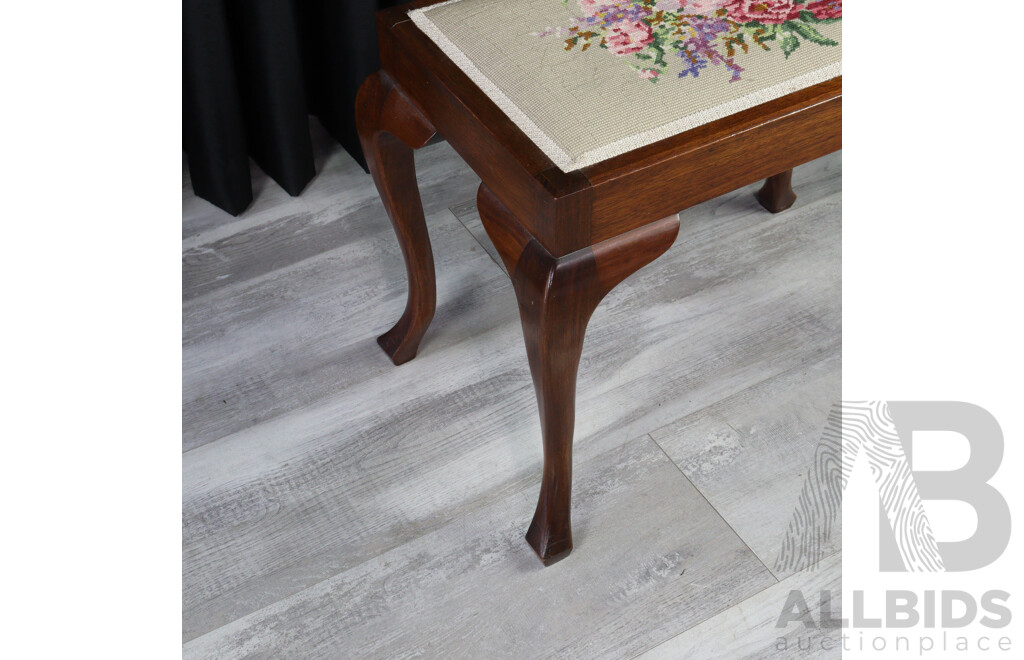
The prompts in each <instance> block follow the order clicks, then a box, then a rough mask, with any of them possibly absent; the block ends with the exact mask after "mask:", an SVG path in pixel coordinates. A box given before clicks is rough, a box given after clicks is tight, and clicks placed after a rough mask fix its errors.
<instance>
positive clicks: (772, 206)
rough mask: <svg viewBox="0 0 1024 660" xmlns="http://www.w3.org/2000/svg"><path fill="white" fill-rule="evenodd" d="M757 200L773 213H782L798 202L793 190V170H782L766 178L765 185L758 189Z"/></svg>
mask: <svg viewBox="0 0 1024 660" xmlns="http://www.w3.org/2000/svg"><path fill="white" fill-rule="evenodd" d="M756 196H757V201H758V202H760V203H761V206H763V207H765V208H766V209H768V210H769V211H771V212H772V213H781V212H782V211H785V210H786V209H788V208H789V207H791V206H793V203H794V202H796V193H795V192H793V170H786V171H785V172H780V173H779V174H776V175H775V176H770V177H768V178H767V179H765V180H764V185H763V186H761V189H760V190H758V191H757V195H756Z"/></svg>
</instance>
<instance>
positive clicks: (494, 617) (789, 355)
mask: <svg viewBox="0 0 1024 660" xmlns="http://www.w3.org/2000/svg"><path fill="white" fill-rule="evenodd" d="M317 142H318V144H319V145H320V147H319V149H318V152H317V160H318V171H320V174H319V175H318V176H317V178H316V179H315V180H314V181H313V182H312V183H311V184H310V186H309V187H308V188H307V190H306V191H305V192H304V193H303V195H302V196H300V197H297V198H291V197H288V196H287V194H285V193H284V192H283V191H281V190H280V188H278V187H277V186H276V184H274V183H273V182H271V181H268V180H267V179H266V178H265V177H264V176H263V175H262V174H261V173H260V172H259V171H258V170H255V169H254V172H253V174H254V177H255V191H256V201H255V203H254V204H253V206H252V208H250V209H249V210H248V211H246V212H245V213H244V214H242V215H241V216H240V217H238V218H232V217H230V216H228V215H227V214H225V213H223V212H221V211H219V210H217V209H215V208H214V207H213V206H211V205H209V204H208V203H206V202H204V201H203V200H200V199H198V198H196V197H195V196H194V195H193V193H192V190H191V187H190V185H189V183H188V176H187V168H186V171H185V173H184V174H185V176H184V183H183V199H182V207H183V223H182V229H183V232H182V289H183V290H182V298H183V324H184V325H183V364H182V370H183V405H182V421H183V438H182V442H183V451H184V454H183V459H182V466H183V474H182V487H183V496H182V530H183V548H182V556H183V560H182V580H183V603H182V625H183V634H182V641H183V648H184V655H185V657H188V658H243V657H244V658H257V657H259V658H264V657H265V658H351V657H368V658H392V657H410V656H423V657H438V658H461V657H465V658H503V657H510V658H511V657H515V658H533V657H571V658H580V657H615V658H619V657H635V656H638V655H643V656H644V657H647V656H650V657H658V658H662V657H664V658H684V657H697V658H712V657H715V658H717V657H727V658H735V657H752V658H753V657H756V658H760V657H808V656H811V657H838V655H839V654H838V651H822V650H820V647H816V648H817V649H818V650H817V654H816V655H815V654H814V653H808V652H807V651H795V650H793V647H794V646H795V642H793V643H791V644H790V649H791V650H790V651H788V652H783V651H780V650H778V644H779V642H778V640H779V638H783V639H787V640H790V641H792V640H795V639H796V638H797V637H798V636H800V635H801V634H804V633H805V632H806V631H803V630H802V629H798V628H797V627H796V626H794V625H791V626H789V627H787V628H785V629H778V628H776V627H775V623H776V620H777V618H778V616H779V613H780V612H781V610H782V607H783V605H784V603H785V601H786V596H787V595H788V593H789V591H790V590H791V589H801V590H804V591H805V592H806V593H808V594H815V596H814V598H815V599H816V597H817V596H816V594H817V593H818V591H820V590H822V589H833V590H836V592H837V593H838V588H839V581H840V565H841V561H840V555H839V551H840V539H839V538H834V539H831V540H830V542H829V543H830V544H829V545H828V546H827V552H826V554H827V555H828V557H827V558H826V559H825V560H824V561H823V562H822V563H821V564H819V566H818V567H817V568H816V569H815V570H813V571H804V572H800V573H796V574H788V573H785V572H783V571H776V570H774V564H773V562H774V559H775V555H776V553H777V552H778V550H779V546H780V543H781V541H782V539H783V537H784V534H785V531H786V526H787V525H788V523H789V520H790V517H791V514H792V512H793V509H794V507H795V506H796V504H797V498H798V496H799V493H800V490H801V488H802V486H803V479H804V475H805V474H806V471H807V469H808V468H810V467H811V464H812V459H813V454H814V447H815V445H816V443H817V441H818V438H819V435H820V432H821V429H822V428H823V427H824V423H825V418H826V416H827V413H828V409H829V407H830V405H831V404H832V403H833V402H834V401H836V400H838V398H839V386H840V361H839V353H840V335H841V326H840V226H841V213H840V202H841V174H842V168H841V157H840V155H839V154H834V155H832V156H829V157H826V158H823V159H820V160H818V161H815V162H813V163H809V164H807V165H805V166H803V167H801V168H798V169H797V170H796V174H795V176H794V185H795V188H796V190H797V194H798V195H799V199H798V201H797V203H796V205H795V206H794V207H793V208H792V209H791V210H790V211H788V212H786V213H782V214H779V215H774V216H773V215H771V214H769V213H767V212H766V211H763V210H762V209H761V208H760V206H758V205H757V203H756V201H755V200H754V198H753V196H752V192H753V190H754V188H752V187H748V188H744V189H742V190H738V191H736V192H734V193H731V194H728V195H725V196H723V197H720V198H718V199H715V200H712V201H710V202H707V203H705V204H702V205H700V206H698V207H695V208H692V209H688V210H686V211H684V212H683V213H682V214H681V216H680V218H681V229H680V233H679V238H678V239H677V240H676V243H675V245H674V246H673V247H672V248H671V249H670V250H669V251H668V253H666V254H665V255H664V256H663V257H662V258H661V259H659V260H657V261H656V262H654V263H653V264H652V265H651V266H649V267H647V268H645V269H643V270H641V271H640V272H639V273H637V274H635V275H633V276H632V277H630V278H629V279H628V280H626V281H625V282H624V283H623V284H621V285H620V286H619V287H618V288H617V289H615V290H614V291H613V292H612V293H611V294H610V295H609V296H608V298H607V299H606V300H605V302H604V303H602V305H601V307H599V308H598V311H597V312H596V313H595V314H594V316H593V319H592V320H591V323H590V327H589V330H588V334H587V340H586V345H585V347H584V355H583V361H582V364H581V367H580V376H579V387H578V390H579V394H578V405H577V429H576V461H575V466H576V467H575V468H574V477H575V480H576V485H575V492H574V508H573V522H574V538H575V541H576V550H575V551H574V552H573V554H572V555H571V556H570V557H569V558H568V559H566V560H565V561H563V562H560V563H558V564H555V565H554V566H552V567H549V568H543V567H542V566H541V564H540V562H539V561H537V559H536V557H535V556H534V554H533V551H532V550H531V549H530V548H529V546H528V545H527V544H526V543H525V541H524V540H523V534H524V533H525V530H526V526H527V525H528V523H529V520H530V516H531V515H532V511H533V506H534V504H535V503H536V497H537V491H538V488H539V480H540V466H541V452H540V428H539V422H538V419H537V411H536V403H535V400H534V394H533V386H532V382H531V380H530V374H529V370H528V368H527V363H526V352H525V349H524V347H523V341H522V335H521V330H520V326H519V321H518V315H517V310H516V304H515V296H514V294H513V291H512V286H511V284H510V282H509V280H508V278H507V276H506V275H505V274H504V272H503V271H502V269H501V266H500V265H499V263H500V260H499V259H497V257H496V254H495V253H494V250H493V248H492V246H491V245H490V243H489V241H488V240H487V238H486V236H485V234H484V232H483V230H482V227H481V226H480V222H479V218H478V217H477V215H476V209H475V205H474V203H473V199H474V198H475V193H476V186H477V184H478V179H477V178H476V177H475V176H474V175H473V173H472V172H471V171H470V170H469V169H468V168H467V167H466V166H465V165H464V164H463V163H462V162H461V160H460V159H459V158H458V156H457V155H455V154H454V152H453V151H452V150H451V149H450V147H448V146H447V145H446V144H437V145H432V146H430V147H427V148H425V149H423V150H421V151H420V152H419V153H418V154H417V165H418V167H419V179H420V184H421V188H422V191H423V200H424V206H425V208H426V213H427V216H428V224H429V226H430V233H431V237H432V239H433V242H434V254H435V259H436V262H437V274H438V311H437V315H436V317H435V320H434V323H433V325H432V327H431V329H430V331H429V332H428V333H427V336H426V338H425V340H424V343H423V345H422V347H421V350H420V354H419V356H418V357H417V358H416V359H415V360H413V361H412V362H410V363H408V364H406V365H403V366H402V367H394V366H393V365H392V364H391V363H390V362H389V361H388V359H387V357H386V356H385V355H384V354H383V353H382V352H381V351H380V349H379V348H378V347H377V345H376V343H375V341H374V338H375V337H376V335H377V334H379V333H381V332H382V331H384V330H386V329H387V328H388V327H390V324H391V323H393V322H394V321H395V320H396V319H397V318H398V316H399V315H400V314H401V311H402V309H403V307H404V304H405V286H406V285H405V274H404V269H403V266H402V260H401V255H400V252H399V248H398V245H397V243H396V242H395V239H394V236H393V234H392V232H391V228H390V225H389V223H388V221H387V217H386V216H385V214H384V210H383V207H382V205H381V203H380V201H379V199H378V198H377V193H376V190H375V188H374V187H373V183H372V181H371V180H370V177H369V176H368V175H366V174H364V173H363V172H362V170H361V169H360V168H359V167H358V166H357V165H356V164H355V162H354V161H352V159H351V158H350V157H349V156H348V155H347V154H345V152H344V151H342V150H341V149H340V148H339V147H336V146H331V145H330V142H329V141H328V140H326V139H325V138H324V136H323V135H322V133H321V132H319V131H318V132H317ZM808 602H810V599H809V600H808ZM814 604H815V605H816V604H817V601H816V600H815V601H814ZM834 606H838V603H834Z"/></svg>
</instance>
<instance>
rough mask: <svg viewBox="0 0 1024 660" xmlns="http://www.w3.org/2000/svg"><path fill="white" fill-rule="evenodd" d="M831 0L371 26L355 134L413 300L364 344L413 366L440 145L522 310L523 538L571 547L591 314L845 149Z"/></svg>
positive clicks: (634, 0)
mask: <svg viewBox="0 0 1024 660" xmlns="http://www.w3.org/2000/svg"><path fill="white" fill-rule="evenodd" d="M841 17H842V4H841V1H840V0H817V1H806V0H805V1H801V0H764V1H763V2H755V1H752V0H619V1H607V2H604V1H602V0H568V1H564V0H519V1H515V0H452V1H448V2H438V1H437V0H433V1H431V0H421V1H419V2H413V3H410V4H408V5H405V6H402V7H398V8H394V9H389V10H385V11H382V12H380V13H378V15H377V22H378V26H377V27H378V33H379V39H380V56H381V63H382V68H381V70H380V71H379V72H377V73H376V74H374V75H372V76H371V77H370V78H369V79H367V81H366V82H365V83H364V84H363V86H362V88H361V89H360V91H359V95H358V98H357V124H358V129H359V136H360V139H361V141H362V146H363V149H364V151H365V154H366V158H367V162H368V164H369V167H370V171H371V173H372V175H373V180H374V182H375V183H376V185H377V189H378V191H379V192H380V196H381V198H382V199H383V201H384V206H385V208H386V209H387V213H388V215H389V217H390V218H391V222H392V224H393V226H394V229H395V233H396V234H397V235H398V240H399V243H400V244H401V248H402V254H403V255H404V258H405V264H406V268H407V271H408V277H409V298H408V303H407V305H406V308H405V313H404V314H403V315H402V318H401V319H400V320H399V321H398V323H397V324H396V325H395V326H394V327H393V328H392V329H391V330H389V331H388V332H386V333H385V334H384V335H382V336H381V337H380V338H379V339H378V342H379V343H380V345H381V347H382V348H383V349H384V350H385V351H386V352H387V354H388V355H389V356H390V357H391V359H392V360H393V361H394V363H395V364H402V363H404V362H407V361H409V360H411V359H412V358H413V357H415V356H416V350H417V348H418V346H419V343H420V340H421V339H422V337H423V334H424V332H425V331H426V329H427V326H428V324H429V323H430V321H431V318H432V317H433V315H434V306H435V284H434V263H433V256H432V253H431V248H430V240H429V237H428V235H427V228H426V224H425V220H424V216H423V208H422V205H421V202H420V196H419V191H418V189H417V184H416V173H415V169H414V164H413V150H414V149H418V148H420V147H422V146H424V145H425V144H427V142H428V141H430V140H431V139H432V138H434V137H435V135H439V136H440V137H443V138H444V139H445V140H447V141H448V142H449V143H450V144H451V146H452V147H453V148H454V149H455V151H456V152H458V153H459V155H460V156H461V157H462V158H463V159H465V161H466V163H468V164H469V166H470V167H472V169H473V170H474V171H475V172H476V174H477V175H478V176H479V177H480V179H481V181H482V182H481V184H480V189H479V193H478V195H477V204H478V207H479V212H480V218H481V220H482V222H483V225H484V227H485V229H486V230H487V234H488V236H489V237H490V239H491V241H492V242H493V243H494V246H495V248H496V249H497V251H498V253H499V254H500V255H501V258H502V260H503V261H504V263H505V265H506V267H507V269H508V272H509V274H510V277H511V279H512V282H513V285H514V288H515V293H516V296H517V298H518V301H519V313H520V317H521V319H522V325H523V334H524V336H525V339H526V351H527V355H528V356H529V362H530V369H531V372H532V374H533V382H534V387H535V389H536V393H537V404H538V407H539V409H540V419H541V430H542V434H543V443H544V472H543V478H542V481H541V488H540V500H539V502H538V504H537V510H536V513H535V515H534V517H533V522H532V523H531V524H530V527H529V530H528V531H527V533H526V539H527V541H528V542H529V544H530V545H531V546H532V547H533V549H534V550H535V551H536V552H537V555H538V556H539V557H540V559H541V561H542V562H544V563H545V564H550V563H552V562H554V561H557V560H558V559H561V558H563V557H565V556H566V555H568V554H569V552H570V551H571V550H572V547H573V546H572V532H571V528H570V521H569V518H570V516H569V513H570V490H571V485H572V443H573V425H574V413H575V398H576V374H577V370H578V366H579V362H580V353H581V350H582V346H583V337H584V334H585V332H586V329H587V322H588V320H589V319H590V316H591V314H592V313H593V312H594V309H595V308H596V307H597V305H598V304H599V303H600V302H601V299H602V298H603V297H604V296H605V295H606V294H607V293H608V292H609V291H611V290H612V288H614V287H615V286H616V285H617V284H618V283H619V282H621V281H622V280H623V279H625V278H626V277H627V276H629V275H630V274H632V273H633V272H635V271H637V270H638V269H639V268H641V267H642V266H644V265H646V264H648V263H650V262H651V261H653V260H654V259H655V258H657V257H658V256H659V255H661V254H662V253H663V252H665V251H666V250H667V249H668V248H669V246H670V245H672V242H673V241H674V240H675V237H676V234H677V233H678V231H679V218H678V212H679V211H680V210H681V209H686V208H688V207H690V206H693V205H695V204H699V203H700V202H703V201H705V200H708V199H711V198H713V197H716V196H718V195H721V194H723V193H726V192H729V191H731V190H734V189H736V188H739V187H742V186H746V185H749V184H751V183H753V182H756V181H758V180H761V179H766V181H765V183H764V186H763V187H762V188H761V189H760V191H759V192H758V193H757V198H758V200H759V201H760V202H761V204H762V205H763V206H764V207H765V208H767V209H768V210H769V211H771V212H773V213H777V212H779V211H783V210H785V209H787V208H789V207H790V206H791V205H792V204H793V203H794V201H795V199H796V196H795V195H794V194H793V190H792V187H791V185H790V179H791V175H792V168H793V167H795V166H797V165H800V164H801V163H805V162H807V161H810V160H813V159H815V158H818V157H820V156H824V155H826V154H828V153H831V152H833V151H836V150H838V149H840V148H841V118H842V105H841V100H842V78H841V70H840V65H841Z"/></svg>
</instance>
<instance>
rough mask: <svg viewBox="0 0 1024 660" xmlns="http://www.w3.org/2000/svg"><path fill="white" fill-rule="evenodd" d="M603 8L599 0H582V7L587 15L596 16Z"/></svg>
mask: <svg viewBox="0 0 1024 660" xmlns="http://www.w3.org/2000/svg"><path fill="white" fill-rule="evenodd" d="M600 8H601V5H600V4H598V2H597V0H580V9H582V10H583V13H584V14H586V15H587V16H594V15H596V14H597V10H598V9H600Z"/></svg>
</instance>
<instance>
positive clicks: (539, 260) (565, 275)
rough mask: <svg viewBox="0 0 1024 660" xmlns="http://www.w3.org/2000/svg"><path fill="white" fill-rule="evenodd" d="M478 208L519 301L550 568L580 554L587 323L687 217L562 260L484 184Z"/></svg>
mask: <svg viewBox="0 0 1024 660" xmlns="http://www.w3.org/2000/svg"><path fill="white" fill-rule="evenodd" d="M477 207H478V209H479V211H480V218H481V220H482V222H483V225H484V227H485V229H486V230H487V233H488V235H489V236H490V237H491V242H492V243H493V244H494V246H495V249H497V251H498V254H499V255H500V256H501V259H502V262H503V263H504V264H505V268H506V270H507V271H508V272H511V278H512V284H513V287H514V289H515V292H516V298H517V300H518V301H519V316H520V319H521V321H522V324H523V335H524V337H525V340H526V355H527V357H528V358H529V361H530V371H531V373H532V375H533V386H534V390H535V391H536V393H537V405H538V408H539V410H540V419H541V433H542V436H543V443H544V472H543V478H542V481H541V487H540V499H539V502H538V504H537V511H536V512H535V513H534V516H533V522H531V523H530V528H529V530H528V531H527V532H526V540H527V541H528V542H529V543H530V545H531V546H532V547H533V549H534V550H535V551H536V552H537V556H538V557H540V559H541V561H542V562H544V563H545V564H551V563H553V562H555V561H558V560H559V559H562V558H564V557H565V556H567V555H568V554H569V552H571V551H572V531H571V524H570V499H571V491H572V441H573V429H574V426H575V413H576V372H577V370H578V368H579V362H580V353H581V352H582V350H583V339H584V336H585V335H586V331H587V323H588V322H589V321H590V316H591V315H592V314H593V313H594V309H595V308H596V307H597V306H598V305H599V304H600V302H601V300H602V299H603V298H604V297H605V296H606V295H608V292H609V291H611V290H612V289H613V288H615V287H616V286H617V285H618V284H619V283H620V282H622V280H624V279H625V278H626V277H628V276H629V275H632V274H633V273H634V272H636V271H637V270H638V269H640V268H641V267H643V266H645V265H647V264H648V263H650V262H651V261H653V260H654V259H656V258H657V257H659V256H661V255H662V254H663V253H664V252H665V250H667V249H668V248H669V246H671V245H672V241H673V240H675V237H676V234H677V233H678V232H679V218H678V217H677V216H671V217H669V218H664V219H663V220H661V221H659V222H655V223H651V224H649V225H646V226H644V227H639V228H637V229H634V230H633V231H630V232H627V233H625V234H623V235H621V236H617V237H616V238H614V239H609V240H607V241H603V242H601V243H598V244H597V245H594V246H592V247H589V248H585V249H583V250H579V251H577V252H573V253H572V254H569V255H566V256H564V257H558V258H556V257H553V256H552V255H551V254H550V253H549V252H548V251H547V250H545V249H544V248H543V247H542V246H541V245H540V243H538V242H537V240H536V239H535V238H534V237H532V236H530V235H529V234H528V233H527V231H526V229H525V227H523V226H522V224H521V223H520V222H519V220H518V218H516V217H515V216H513V215H512V213H511V212H510V211H509V209H508V208H506V207H505V206H504V205H503V204H502V203H501V202H500V201H498V199H497V198H496V197H495V196H494V194H493V193H492V192H491V191H490V190H489V189H488V188H487V186H486V185H484V184H481V185H480V191H479V193H478V194H477Z"/></svg>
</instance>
